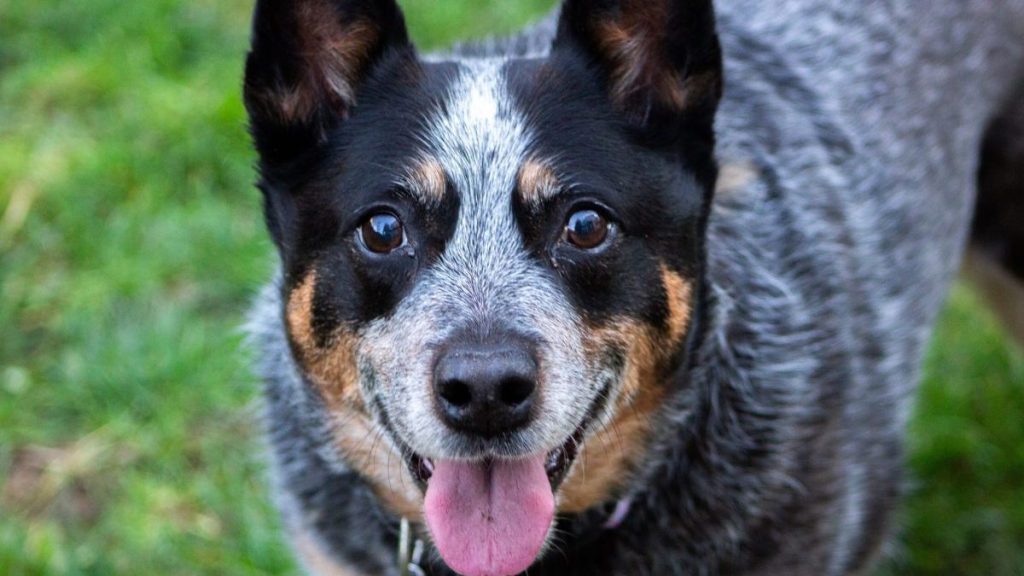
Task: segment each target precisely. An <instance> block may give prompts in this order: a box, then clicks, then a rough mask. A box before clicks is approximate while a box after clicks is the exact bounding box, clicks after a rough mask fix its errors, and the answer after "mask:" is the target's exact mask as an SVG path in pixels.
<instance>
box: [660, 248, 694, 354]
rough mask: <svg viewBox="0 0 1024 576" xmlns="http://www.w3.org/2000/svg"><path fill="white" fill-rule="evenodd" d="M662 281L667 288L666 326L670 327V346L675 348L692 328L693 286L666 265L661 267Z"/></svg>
mask: <svg viewBox="0 0 1024 576" xmlns="http://www.w3.org/2000/svg"><path fill="white" fill-rule="evenodd" d="M661 281H662V283H663V284H664V286H665V297H666V299H667V301H668V321H667V323H666V325H667V326H668V337H669V345H670V346H672V347H673V348H674V347H676V346H678V345H679V344H680V343H681V342H682V341H683V337H685V336H686V330H687V329H688V328H689V327H690V314H691V312H692V310H693V302H692V299H693V285H692V284H691V283H690V282H687V281H686V280H685V279H684V278H683V277H682V276H681V275H680V274H679V273H678V272H674V271H672V270H671V269H669V267H668V266H665V265H664V264H663V265H662V266H661Z"/></svg>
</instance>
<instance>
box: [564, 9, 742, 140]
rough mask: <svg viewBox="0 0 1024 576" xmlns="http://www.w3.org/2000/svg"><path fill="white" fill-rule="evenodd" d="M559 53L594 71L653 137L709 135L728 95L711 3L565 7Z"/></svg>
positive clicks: (633, 119) (619, 105)
mask: <svg viewBox="0 0 1024 576" xmlns="http://www.w3.org/2000/svg"><path fill="white" fill-rule="evenodd" d="M560 51H570V52H572V53H575V54H582V55H583V56H584V58H586V59H588V61H589V62H590V63H592V64H593V65H595V66H596V67H597V69H598V71H599V73H600V74H601V77H602V81H603V82H604V83H605V86H606V89H607V92H608V96H609V98H610V99H611V100H612V102H613V104H614V105H615V106H616V107H617V108H618V109H619V110H620V111H621V112H622V113H624V114H626V115H627V117H628V119H629V120H630V121H631V122H632V123H634V124H635V125H637V126H639V127H641V128H643V129H645V130H647V131H648V132H649V133H650V135H652V136H659V137H666V138H674V137H677V136H678V134H675V135H673V134H671V132H672V131H674V130H675V131H678V129H679V128H680V127H681V126H682V125H683V124H687V125H690V126H696V127H700V128H702V129H706V130H710V128H711V124H712V123H713V119H714V113H715V109H716V108H717V106H718V101H719V99H720V98H721V94H722V55H721V48H720V45H719V42H718V35H717V33H716V30H715V16H714V9H713V7H712V0H566V1H565V2H564V4H563V5H562V14H561V19H560V21H559V24H558V33H557V35H556V38H555V44H554V48H553V54H558V53H559V52H560Z"/></svg>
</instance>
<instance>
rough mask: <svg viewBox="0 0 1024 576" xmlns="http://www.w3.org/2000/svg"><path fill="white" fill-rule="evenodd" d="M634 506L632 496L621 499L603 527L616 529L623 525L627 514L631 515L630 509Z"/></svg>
mask: <svg viewBox="0 0 1024 576" xmlns="http://www.w3.org/2000/svg"><path fill="white" fill-rule="evenodd" d="M632 506H633V499H632V498H623V499H622V500H619V501H618V502H617V503H616V504H615V510H614V511H613V512H612V515H611V516H609V517H608V519H607V520H605V522H604V525H603V526H602V528H604V529H605V530H614V529H616V528H618V527H619V526H622V523H623V522H625V521H626V516H628V515H629V509H630V508H632Z"/></svg>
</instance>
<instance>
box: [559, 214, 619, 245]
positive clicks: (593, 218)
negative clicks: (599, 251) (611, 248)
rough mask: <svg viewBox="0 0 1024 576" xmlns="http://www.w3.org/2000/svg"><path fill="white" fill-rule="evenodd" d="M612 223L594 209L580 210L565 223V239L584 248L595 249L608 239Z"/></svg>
mask: <svg viewBox="0 0 1024 576" xmlns="http://www.w3.org/2000/svg"><path fill="white" fill-rule="evenodd" d="M610 230H611V223H610V222H608V219H607V218H605V217H604V215H603V214H601V213H600V212H598V211H597V210H593V209H586V210H578V211H576V212H573V213H572V214H570V215H569V219H568V220H567V221H566V223H565V233H564V235H563V237H564V239H565V240H566V241H567V242H569V243H570V244H572V245H573V246H575V247H577V248H580V249H582V250H593V249H595V248H597V247H599V246H601V245H602V244H604V243H605V241H607V240H608V236H609V232H610Z"/></svg>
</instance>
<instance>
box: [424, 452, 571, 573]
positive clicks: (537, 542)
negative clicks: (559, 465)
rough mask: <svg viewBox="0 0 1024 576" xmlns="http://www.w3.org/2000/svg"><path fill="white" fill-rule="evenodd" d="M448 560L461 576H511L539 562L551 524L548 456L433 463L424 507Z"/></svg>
mask: <svg viewBox="0 0 1024 576" xmlns="http://www.w3.org/2000/svg"><path fill="white" fill-rule="evenodd" d="M424 508H425V512H426V516H427V526H428V527H429V528H430V533H431V534H432V535H433V537H434V543H435V544H437V549H438V550H439V551H440V552H441V556H442V557H443V558H444V561H445V562H446V563H447V564H448V566H450V567H451V568H452V569H453V570H455V571H456V572H458V573H459V574H462V575H463V576H513V575H515V574H519V573H520V572H523V571H524V570H526V569H527V568H529V567H530V564H532V563H533V561H534V560H535V559H536V558H537V555H538V554H539V553H540V549H541V547H542V546H543V545H544V539H545V537H546V536H547V533H548V528H550V527H551V520H552V518H554V514H555V498H554V495H552V493H551V484H550V483H549V482H548V475H547V472H545V471H544V457H543V456H539V457H536V458H530V459H528V460H515V461H495V462H493V463H492V464H491V465H490V466H489V467H488V466H486V465H484V464H482V463H468V462H456V461H452V460H449V461H440V460H439V461H437V462H434V473H433V474H432V475H431V477H430V482H429V483H428V484H427V498H426V502H425V503H424Z"/></svg>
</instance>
